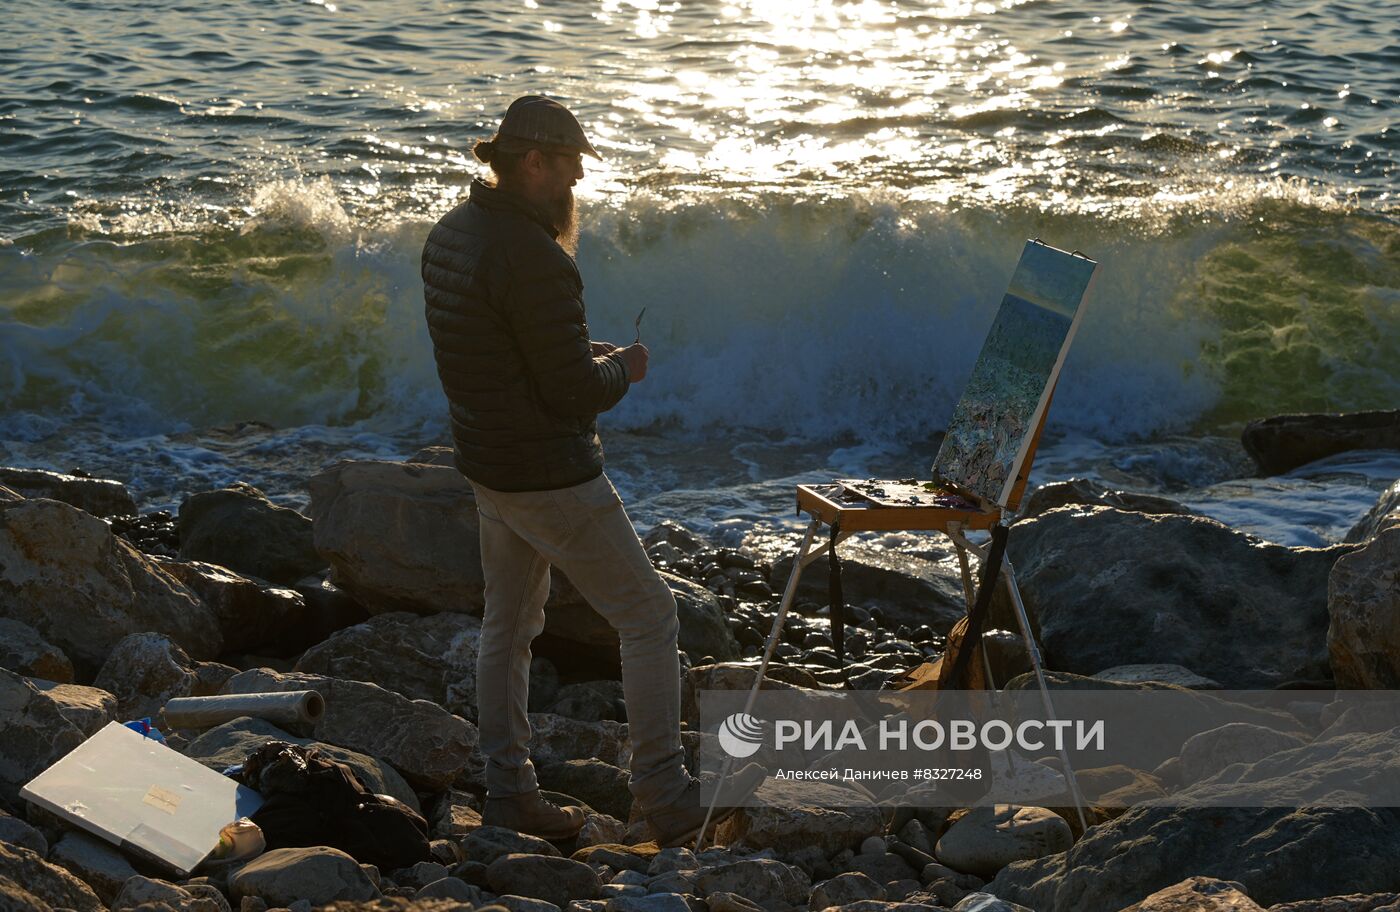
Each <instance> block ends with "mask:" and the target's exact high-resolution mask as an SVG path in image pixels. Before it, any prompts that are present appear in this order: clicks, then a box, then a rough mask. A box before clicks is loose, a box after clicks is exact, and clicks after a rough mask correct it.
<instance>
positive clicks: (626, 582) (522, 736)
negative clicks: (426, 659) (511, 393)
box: [472, 475, 689, 807]
mask: <svg viewBox="0 0 1400 912" xmlns="http://www.w3.org/2000/svg"><path fill="white" fill-rule="evenodd" d="M472 489H473V490H474V491H475V492H476V507H477V512H478V513H479V514H480V516H481V566H482V570H483V571H484V574H485V577H486V614H485V617H484V618H483V620H482V625H481V653H480V658H479V659H478V661H477V678H476V686H477V719H478V727H479V729H480V735H481V749H482V751H483V752H484V753H485V754H486V757H487V764H486V788H487V792H488V794H490V795H491V796H493V797H495V796H502V795H515V794H521V793H524V792H529V791H532V790H533V789H535V788H537V787H538V786H537V782H536V779H535V768H534V765H533V764H531V762H530V751H529V747H528V744H529V740H530V722H529V719H528V718H527V716H526V712H527V701H528V694H529V686H530V642H531V641H532V640H534V638H535V637H536V636H538V635H539V633H540V631H542V630H543V629H544V604H545V600H546V598H548V596H549V568H550V565H553V566H555V567H558V568H559V569H560V570H561V571H563V572H564V574H565V575H566V576H568V577H569V581H570V582H572V583H573V584H574V587H575V588H576V589H578V591H579V593H580V594H581V595H582V596H583V597H584V598H585V599H587V600H588V603H589V604H590V605H592V606H593V608H594V610H596V611H597V612H598V613H599V614H600V615H602V616H603V618H604V619H606V620H607V622H608V623H609V624H611V625H612V626H613V627H614V628H615V629H616V630H617V633H618V638H619V640H620V643H621V647H622V690H623V696H624V698H625V699H626V701H627V720H628V723H629V724H628V731H629V733H630V735H631V741H632V771H631V772H632V781H631V790H632V795H633V797H634V798H635V799H636V800H637V801H638V802H639V803H640V804H641V805H642V806H643V807H654V806H657V805H661V804H666V803H668V802H671V801H674V800H676V799H677V798H679V797H680V794H681V792H683V791H684V790H685V787H686V785H687V784H688V782H689V779H688V777H687V775H686V772H685V767H684V766H683V765H682V753H681V741H680V715H681V691H680V661H679V659H678V657H677V655H676V637H677V634H678V632H679V629H680V625H679V622H678V621H677V618H676V599H675V596H673V595H672V594H671V589H670V587H668V586H667V585H666V582H665V581H664V580H662V579H661V577H660V576H659V575H658V574H657V572H656V570H655V568H653V567H652V565H651V561H650V560H648V559H647V555H646V551H645V550H643V548H642V543H641V541H639V540H638V538H637V533H636V530H634V529H633V528H632V521H631V520H630V519H628V517H627V512H626V510H624V509H623V506H622V499H621V498H620V497H618V496H617V491H616V490H615V489H614V488H613V486H612V483H611V482H610V481H608V478H607V476H606V475H600V476H598V477H597V478H595V479H593V480H592V481H588V482H584V483H583V484H581V485H576V486H575V487H572V488H563V489H561V490H557V491H526V492H521V493H503V492H500V491H493V490H491V489H489V488H484V487H482V486H481V485H478V484H476V483H475V482H473V483H472Z"/></svg>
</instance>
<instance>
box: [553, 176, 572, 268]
mask: <svg viewBox="0 0 1400 912" xmlns="http://www.w3.org/2000/svg"><path fill="white" fill-rule="evenodd" d="M549 220H550V222H551V223H553V225H554V228H555V230H556V231H558V232H559V237H557V238H555V240H557V241H558V242H559V246H560V247H563V248H564V251H565V252H566V253H568V255H569V256H574V255H576V254H577V253H578V211H577V210H576V209H575V208H574V191H573V188H572V187H571V188H569V190H568V191H566V192H565V194H564V196H561V197H560V198H559V199H556V200H555V201H554V203H553V205H551V206H550V208H549Z"/></svg>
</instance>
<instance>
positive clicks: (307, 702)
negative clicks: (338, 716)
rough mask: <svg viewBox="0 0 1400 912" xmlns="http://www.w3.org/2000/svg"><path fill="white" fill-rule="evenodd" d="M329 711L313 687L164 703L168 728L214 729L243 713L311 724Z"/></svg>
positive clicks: (282, 722) (184, 699) (271, 720)
mask: <svg viewBox="0 0 1400 912" xmlns="http://www.w3.org/2000/svg"><path fill="white" fill-rule="evenodd" d="M325 711H326V701H325V700H324V699H322V697H321V695H320V694H319V693H317V692H316V691H314V690H289V691H286V692H285V693H250V694H225V695H223V696H217V697H177V698H175V699H174V700H171V701H170V702H169V703H166V704H165V710H164V715H165V725H166V727H167V728H212V727H213V726H215V725H222V724H223V723H225V722H230V721H232V720H234V719H237V718H239V717H240V716H252V717H254V718H257V719H266V720H267V721H269V722H277V723H280V724H282V725H295V724H310V723H313V722H315V721H316V720H317V719H320V718H321V716H322V714H324V713H325Z"/></svg>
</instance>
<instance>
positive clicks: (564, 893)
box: [486, 854, 601, 909]
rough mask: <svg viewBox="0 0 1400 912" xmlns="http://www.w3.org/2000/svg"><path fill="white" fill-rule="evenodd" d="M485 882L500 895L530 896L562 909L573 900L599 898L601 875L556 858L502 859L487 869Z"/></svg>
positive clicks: (511, 856) (534, 856)
mask: <svg viewBox="0 0 1400 912" xmlns="http://www.w3.org/2000/svg"><path fill="white" fill-rule="evenodd" d="M486 880H487V882H488V883H490V884H491V889H492V890H495V891H496V892H497V893H503V894H508V895H511V896H529V897H532V898H534V899H543V900H544V901H545V902H552V903H554V904H555V905H556V906H559V907H560V908H561V909H562V908H563V907H564V906H567V905H568V904H569V902H570V901H571V900H575V899H593V898H594V897H596V896H597V895H598V892H599V888H600V886H601V885H600V884H599V882H598V874H597V872H596V871H594V870H593V869H592V868H591V867H589V866H588V865H586V864H584V863H583V862H581V861H574V860H573V859H572V858H559V857H557V856H554V855H521V854H510V855H503V856H501V857H500V858H497V859H496V860H495V861H493V862H491V864H490V866H489V867H488V868H487V869H486Z"/></svg>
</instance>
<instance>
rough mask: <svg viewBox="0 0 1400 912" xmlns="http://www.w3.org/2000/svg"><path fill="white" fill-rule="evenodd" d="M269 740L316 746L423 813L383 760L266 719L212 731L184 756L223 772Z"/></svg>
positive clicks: (357, 775) (409, 789)
mask: <svg viewBox="0 0 1400 912" xmlns="http://www.w3.org/2000/svg"><path fill="white" fill-rule="evenodd" d="M269 741H289V742H291V743H292V744H301V745H304V746H306V747H314V748H316V749H317V750H320V751H321V752H322V753H324V754H325V755H326V756H327V757H330V758H331V759H332V760H335V761H338V762H340V763H344V764H345V765H346V766H348V767H350V769H352V770H354V772H355V778H357V779H359V780H360V782H361V783H362V784H363V785H364V786H365V787H366V788H368V789H369V790H370V791H372V792H374V793H376V794H379V795H389V796H390V797H392V798H397V799H398V800H400V801H402V802H403V803H404V804H406V805H408V806H409V807H411V808H413V810H415V811H421V808H420V807H419V803H418V795H417V794H415V793H414V791H413V788H412V787H411V786H410V785H409V784H408V783H407V782H405V781H404V778H403V777H402V776H400V775H399V774H398V772H397V771H396V770H395V769H394V768H393V767H392V766H390V765H389V764H388V763H385V762H384V761H383V760H380V759H378V758H377V757H371V756H369V755H368V754H362V753H360V752H359V751H354V750H350V749H349V748H344V747H340V746H338V745H335V744H327V743H326V742H324V741H317V740H315V739H312V738H298V737H296V736H295V735H291V734H288V733H287V732H285V731H283V730H282V729H280V728H278V727H277V726H275V725H273V724H272V723H271V722H268V721H266V720H264V719H251V718H247V717H244V718H241V719H234V720H233V721H232V722H225V723H224V724H223V725H220V726H218V727H217V728H211V729H209V730H208V731H207V732H205V733H204V734H202V735H200V736H199V737H198V738H196V739H195V740H193V741H191V742H190V743H189V745H188V746H186V747H185V750H184V754H185V756H186V757H189V758H190V759H191V760H198V761H199V762H200V763H203V764H204V765H205V766H207V767H209V768H210V769H213V770H218V771H220V772H222V771H223V770H225V769H227V768H228V767H230V766H234V765H236V764H239V763H242V762H243V761H244V760H246V759H248V755H250V754H251V753H253V751H255V750H257V749H258V748H259V747H261V746H262V745H264V744H266V743H267V742H269Z"/></svg>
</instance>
